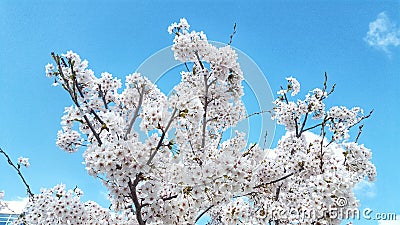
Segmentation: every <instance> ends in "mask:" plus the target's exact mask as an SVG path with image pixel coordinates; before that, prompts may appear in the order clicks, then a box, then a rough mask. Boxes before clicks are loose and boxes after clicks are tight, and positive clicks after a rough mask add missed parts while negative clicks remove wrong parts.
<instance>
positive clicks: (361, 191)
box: [353, 180, 376, 198]
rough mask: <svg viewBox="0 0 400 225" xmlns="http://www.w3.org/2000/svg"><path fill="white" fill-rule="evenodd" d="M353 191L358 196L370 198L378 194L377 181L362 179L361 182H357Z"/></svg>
mask: <svg viewBox="0 0 400 225" xmlns="http://www.w3.org/2000/svg"><path fill="white" fill-rule="evenodd" d="M353 191H354V193H355V194H356V196H358V197H361V196H365V197H368V198H373V197H375V196H376V191H375V183H372V182H369V181H367V180H362V181H361V182H360V183H358V184H356V186H354V189H353Z"/></svg>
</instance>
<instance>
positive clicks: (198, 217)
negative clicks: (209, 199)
mask: <svg viewBox="0 0 400 225" xmlns="http://www.w3.org/2000/svg"><path fill="white" fill-rule="evenodd" d="M212 207H214V205H210V206H208V207H207V209H205V210H204V211H203V212H202V213H200V215H198V216H197V218H196V220H195V221H194V223H197V221H198V220H199V219H200V218H201V217H202V216H203V215H204V214H206V213H207V212H208V211H209V210H210V209H211V208H212Z"/></svg>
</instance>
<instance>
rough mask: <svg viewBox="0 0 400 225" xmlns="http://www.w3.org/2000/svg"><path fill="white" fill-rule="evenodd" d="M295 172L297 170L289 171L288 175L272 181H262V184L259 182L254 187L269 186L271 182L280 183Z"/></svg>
mask: <svg viewBox="0 0 400 225" xmlns="http://www.w3.org/2000/svg"><path fill="white" fill-rule="evenodd" d="M294 174H295V172H292V173H289V174H287V175H285V176H283V177H281V178H279V179H277V180H273V181H270V182H267V183H262V184H259V185H257V186H254V188H260V187H265V186H267V185H269V184H274V183H278V182H279V181H283V180H284V179H286V178H288V177H290V176H293V175H294Z"/></svg>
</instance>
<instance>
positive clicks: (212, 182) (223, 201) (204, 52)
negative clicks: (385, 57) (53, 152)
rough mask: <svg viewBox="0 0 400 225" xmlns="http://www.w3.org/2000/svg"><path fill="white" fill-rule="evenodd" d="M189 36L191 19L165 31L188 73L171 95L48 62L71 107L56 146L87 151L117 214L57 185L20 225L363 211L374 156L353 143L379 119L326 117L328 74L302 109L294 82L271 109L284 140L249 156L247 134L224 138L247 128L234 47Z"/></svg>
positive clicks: (255, 219)
mask: <svg viewBox="0 0 400 225" xmlns="http://www.w3.org/2000/svg"><path fill="white" fill-rule="evenodd" d="M189 28H190V26H189V24H188V23H187V21H186V20H185V19H181V20H180V22H179V23H173V24H171V26H170V27H169V28H168V32H169V33H170V34H172V35H174V40H173V42H174V44H173V47H172V50H173V52H174V57H175V59H177V60H180V61H181V62H182V63H185V65H187V70H186V71H182V72H181V82H180V83H179V84H178V85H176V86H175V87H174V89H173V91H172V94H171V95H170V96H167V95H165V94H164V93H162V92H161V91H160V90H159V89H158V88H157V86H156V85H155V84H153V83H152V82H151V81H150V80H149V79H147V78H146V77H145V76H143V75H142V74H139V73H132V74H130V75H128V76H127V77H126V79H125V82H124V84H122V81H121V80H120V79H118V78H116V77H113V76H112V75H111V74H109V73H107V72H104V73H102V74H101V75H100V76H95V74H94V72H93V71H92V70H90V69H89V68H88V61H86V60H82V59H81V58H80V56H79V55H78V54H76V53H74V52H72V51H68V52H67V53H66V54H61V55H58V54H55V53H52V54H51V55H52V58H53V60H54V62H53V64H48V65H47V66H46V75H47V76H48V77H50V78H52V79H54V86H59V87H61V88H63V89H64V90H65V91H66V92H67V94H68V95H69V96H70V98H71V101H72V103H73V105H72V106H70V107H67V108H65V113H64V115H63V116H62V118H61V124H62V129H61V130H60V131H59V132H58V134H57V137H58V138H57V142H56V144H57V145H58V146H59V147H60V148H61V149H63V150H64V151H66V152H71V153H72V152H76V151H78V150H79V149H80V148H83V149H84V153H83V157H84V161H85V164H86V170H87V172H88V174H89V175H90V176H93V177H96V178H98V179H99V180H100V181H101V182H102V183H103V185H104V186H105V187H106V188H107V190H108V193H109V200H110V202H111V205H110V208H109V209H105V208H102V207H101V206H99V205H98V204H96V203H95V202H92V201H89V202H82V201H81V200H80V197H81V196H82V194H83V192H82V191H81V190H80V189H78V188H75V189H73V190H67V189H66V187H65V185H57V186H55V187H53V188H50V189H42V190H41V193H39V194H34V195H32V197H31V199H30V201H29V203H28V205H27V207H26V209H25V213H24V214H23V216H22V217H21V218H20V220H19V221H18V222H19V223H21V222H23V223H26V224H140V225H144V224H195V223H196V222H198V221H199V219H200V218H202V217H204V216H206V215H207V216H209V217H210V218H211V219H210V222H209V224H267V223H268V224H293V223H297V224H340V222H341V221H342V220H343V219H346V218H347V216H346V215H340V216H338V215H333V213H332V207H333V208H335V209H342V210H346V209H354V208H357V207H358V205H359V203H358V200H357V199H356V197H355V196H354V193H353V191H352V189H353V187H354V186H355V185H356V184H357V183H359V182H361V181H363V180H364V179H369V180H370V181H373V180H374V178H375V176H376V171H375V167H374V165H373V164H372V163H371V161H370V160H371V151H370V150H369V149H368V148H366V147H365V146H364V145H362V144H358V143H357V142H358V137H359V135H360V134H361V131H362V125H360V124H361V122H362V121H363V120H364V119H366V118H368V117H369V116H370V115H371V113H372V112H370V113H368V114H366V115H364V114H363V110H362V109H360V108H358V107H354V108H351V109H350V108H346V107H344V106H334V107H331V108H326V107H325V103H324V101H325V100H326V99H327V98H328V97H329V95H330V94H332V93H333V91H334V87H335V86H332V87H331V88H330V87H328V84H327V75H326V74H325V81H324V84H323V87H322V88H315V89H314V90H312V91H310V92H308V93H307V95H306V96H305V97H304V98H302V99H295V98H296V97H297V95H298V93H299V92H300V83H299V82H298V81H297V80H296V79H295V78H293V77H289V78H286V80H287V84H285V85H284V86H283V87H281V90H280V91H279V92H278V98H277V99H276V100H275V102H274V104H275V107H274V108H273V109H271V113H272V118H273V119H275V120H276V121H277V123H278V124H280V125H282V126H284V127H285V129H286V134H285V135H284V136H282V137H281V138H280V140H279V142H278V145H277V146H276V147H275V148H273V149H262V148H261V147H260V146H259V145H257V144H256V143H254V144H250V145H247V143H246V140H245V138H244V136H245V134H244V133H242V132H240V131H236V133H235V135H234V136H233V137H231V138H223V134H224V132H226V131H227V130H228V129H231V128H232V127H234V126H235V125H236V124H237V123H238V122H239V121H241V120H243V119H245V118H246V117H247V115H246V112H245V108H244V103H243V102H242V100H241V97H242V96H243V94H244V93H243V86H242V81H243V79H244V77H243V73H242V71H241V69H240V65H239V64H238V62H237V54H236V53H235V51H234V50H233V49H232V48H231V46H230V44H228V45H226V46H224V47H219V48H218V47H215V46H213V45H212V44H210V43H209V42H208V40H207V37H206V35H205V34H204V33H203V32H196V31H190V29H189ZM189 65H193V66H189ZM356 126H359V132H358V133H357V136H355V137H353V138H351V137H350V134H351V132H350V130H351V128H353V127H356ZM20 163H22V164H24V165H26V166H29V162H28V161H27V160H26V159H24V158H21V159H20ZM307 213H308V214H307Z"/></svg>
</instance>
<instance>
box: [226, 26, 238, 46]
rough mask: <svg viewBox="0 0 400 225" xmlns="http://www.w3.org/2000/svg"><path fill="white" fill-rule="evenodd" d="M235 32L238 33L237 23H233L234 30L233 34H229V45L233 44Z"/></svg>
mask: <svg viewBox="0 0 400 225" xmlns="http://www.w3.org/2000/svg"><path fill="white" fill-rule="evenodd" d="M235 34H236V23H235V24H234V25H233V32H232V34H231V35H230V36H229V43H228V45H231V44H232V41H233V36H235Z"/></svg>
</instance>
